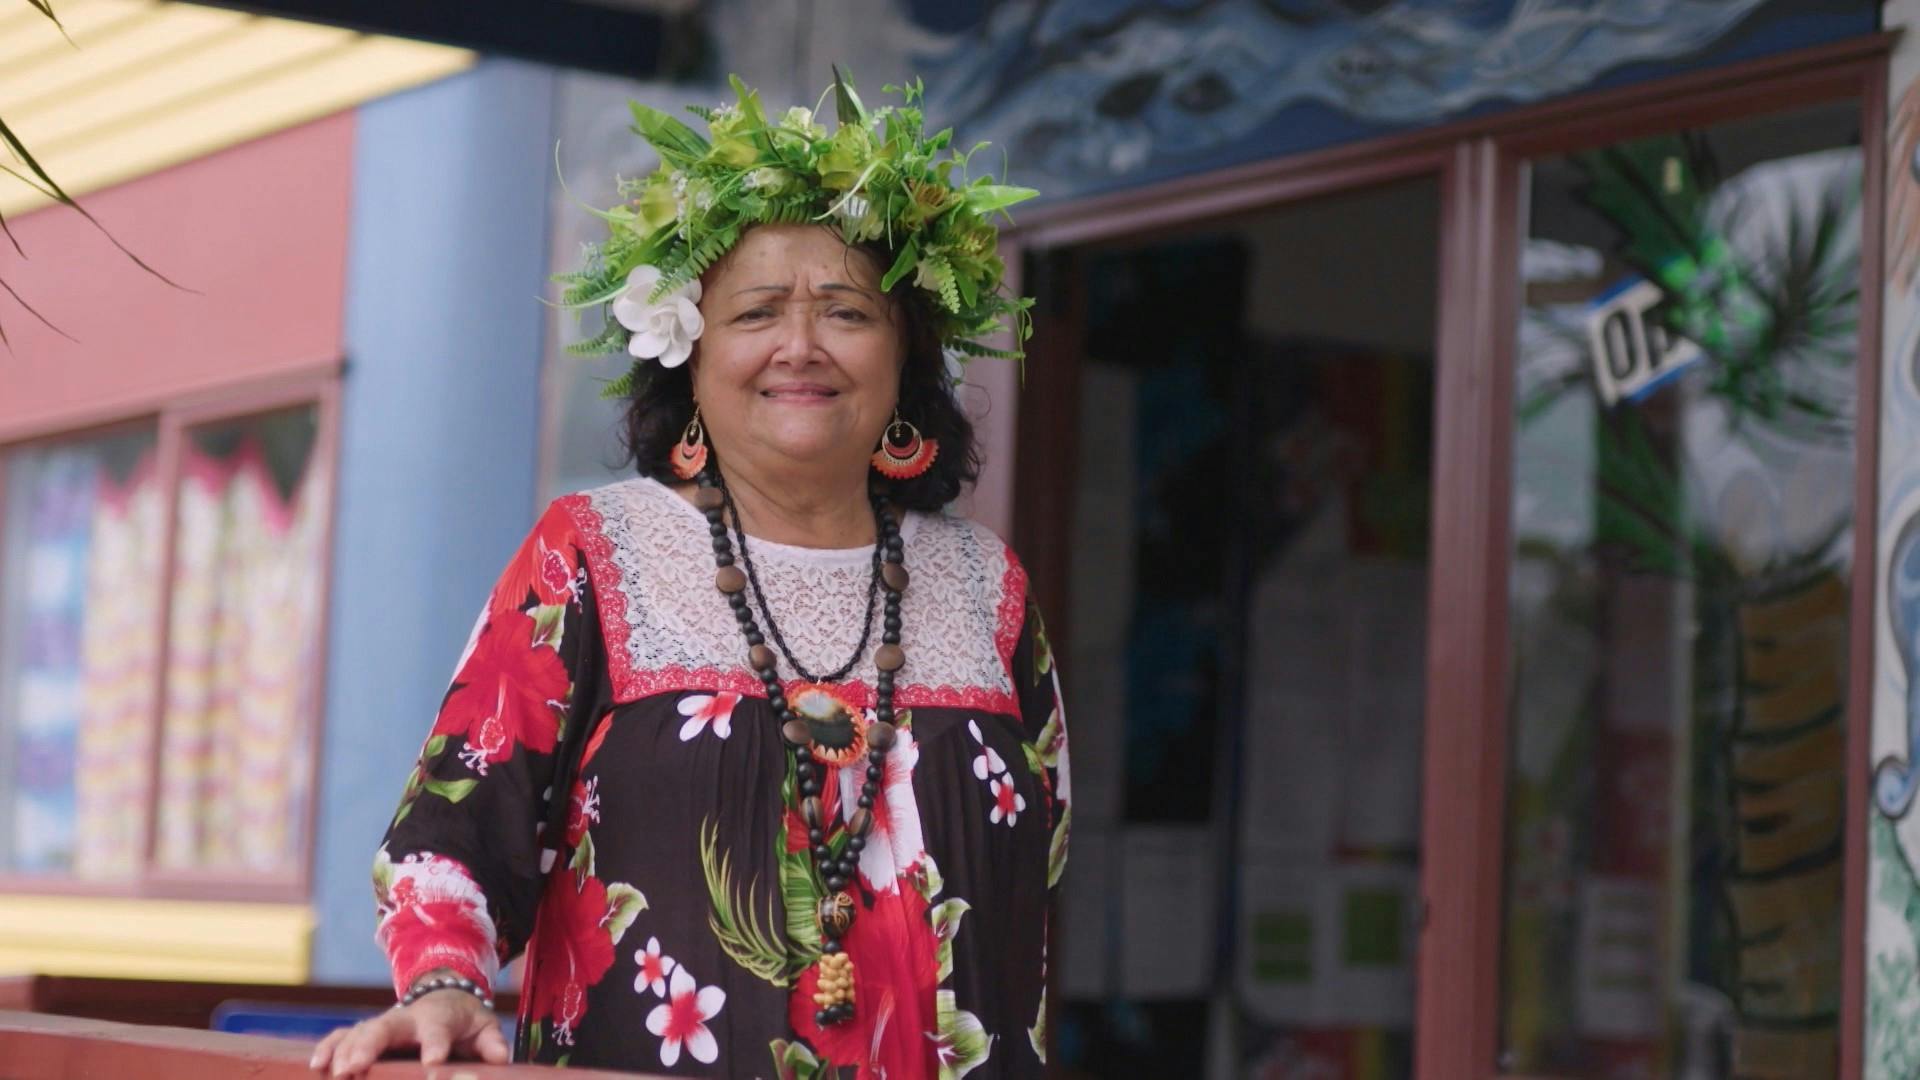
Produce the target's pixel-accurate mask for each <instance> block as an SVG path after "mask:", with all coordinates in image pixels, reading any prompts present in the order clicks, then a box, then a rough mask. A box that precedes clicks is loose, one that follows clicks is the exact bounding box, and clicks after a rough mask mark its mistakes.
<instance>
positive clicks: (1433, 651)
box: [1007, 33, 1897, 1080]
mask: <svg viewBox="0 0 1920 1080" xmlns="http://www.w3.org/2000/svg"><path fill="white" fill-rule="evenodd" d="M1896 40H1897V35H1896V34H1892V33H1881V34H1873V35H1867V36H1863V37H1859V38H1855V39H1851V40H1848V41H1844V42H1840V43H1837V44H1834V45H1827V46H1822V47H1819V48H1815V49H1808V50H1803V51H1800V52H1795V53H1791V54H1786V55H1781V56H1774V57H1769V58H1766V59H1762V60H1756V61H1751V62H1747V63H1742V64H1737V65H1731V66H1727V67H1723V68H1717V69H1714V70H1711V71H1703V72H1696V73H1691V74H1687V75H1681V76H1677V77H1673V78H1668V79H1662V80H1658V81H1654V82H1648V83H1642V84H1638V85H1635V86H1631V87H1626V88H1622V89H1617V90H1608V91H1602V92H1597V93H1590V94H1582V95H1578V96H1574V97H1569V98H1566V99H1563V100H1558V101H1553V102H1548V103H1545V104H1540V105H1534V106H1529V107H1524V108H1518V109H1514V110H1511V111H1508V112H1505V113H1501V114H1499V115H1497V116H1492V117H1485V118H1477V119H1473V120H1469V121H1463V122H1460V123H1454V124H1448V125H1444V126H1440V127H1435V128H1432V129H1428V130H1425V131H1417V132H1410V133H1406V134H1401V135H1395V136H1391V137H1388V138H1383V139H1378V140H1372V141H1369V142H1366V143H1362V144H1356V145H1352V146H1343V147H1336V148H1333V149H1329V150H1322V151H1315V152H1312V153H1306V154H1298V155H1293V156H1289V157H1285V158H1281V159H1276V160H1273V161H1266V162H1258V163H1254V164H1251V165H1245V166H1238V167H1235V168H1230V169H1225V170H1221V171H1218V172H1214V173H1209V174H1206V175H1203V176H1197V177H1188V178H1182V179H1178V180H1174V181H1170V182H1166V183H1159V184H1154V185H1150V186H1147V187H1143V188H1139V189H1135V190H1131V191H1126V192H1121V193H1116V194H1111V195H1103V196H1095V197H1091V198H1086V199H1076V200H1066V201H1063V202H1061V203H1058V204H1053V205H1043V206H1040V207H1037V208H1034V209H1032V210H1029V211H1027V212H1025V213H1023V214H1022V215H1021V220H1020V224H1019V226H1018V227H1017V228H1016V229H1014V230H1012V231H1011V233H1010V235H1009V236H1008V238H1007V242H1008V247H1009V250H1010V251H1011V252H1018V253H1021V254H1024V255H1026V256H1027V257H1029V258H1030V259H1032V260H1034V261H1035V262H1034V265H1036V266H1038V265H1039V260H1044V259H1046V258H1049V257H1058V258H1071V257H1072V256H1071V253H1070V252H1063V251H1061V250H1060V249H1064V248H1069V247H1082V246H1087V247H1099V246H1105V245H1110V244H1119V243H1127V244H1132V243H1137V242H1138V241H1139V240H1141V239H1143V238H1147V237H1151V236H1154V235H1157V234H1163V233H1169V232H1173V231H1175V230H1180V229H1186V228H1191V227H1193V226H1195V225H1197V224H1202V223H1205V222H1208V221H1212V220H1218V219H1221V218H1224V217H1228V216H1230V215H1235V214H1243V213H1247V212H1250V211H1257V210H1266V209H1274V208H1278V207H1282V206H1285V205H1289V204H1295V203H1300V202H1304V201H1306V200H1310V199H1314V198H1317V197H1321V196H1327V195H1336V194H1344V193H1348V192H1352V191H1356V190H1360V189H1364V188H1368V187H1373V186H1377V185H1380V184H1386V183H1392V182H1394V181H1398V180H1405V179H1411V178H1416V177H1422V176H1429V177H1436V178H1437V179H1438V181H1439V186H1440V217H1439V220H1440V230H1439V236H1438V238H1437V240H1438V250H1439V267H1440V285H1439V296H1438V298H1437V299H1438V316H1437V326H1436V327H1435V337H1434V340H1435V343H1436V347H1435V405H1434V429H1433V430H1434V442H1433V450H1432V453H1433V474H1432V485H1433V487H1432V490H1433V491H1434V492H1435V493H1436V495H1437V494H1438V493H1441V492H1445V493H1446V499H1445V500H1444V501H1443V500H1441V499H1439V498H1437V497H1436V499H1435V500H1434V512H1433V519H1432V534H1431V543H1430V549H1429V551H1430V553H1429V566H1430V567H1445V568H1446V572H1445V573H1432V574H1430V582H1429V608H1428V620H1427V669H1426V670H1427V683H1426V702H1427V704H1426V718H1425V726H1424V731H1423V747H1422V757H1423V767H1422V781H1421V782H1422V794H1421V807H1422V815H1423V817H1422V824H1421V870H1420V874H1421V893H1422V915H1421V931H1420V946H1419V954H1418V961H1417V968H1418V970H1417V976H1416V979H1417V983H1416V985H1417V991H1416V993H1417V1002H1416V1023H1415V1034H1414V1037H1415V1069H1414V1071H1415V1074H1416V1075H1417V1076H1419V1077H1421V1078H1422V1080H1488V1078H1494V1077H1499V1076H1501V1075H1502V1074H1501V1072H1500V1069H1499V1065H1498V1058H1499V1050H1500V1047H1499V1043H1500V966H1501V950H1502V944H1503V941H1502V935H1501V917H1502V908H1503V904H1504V890H1503V878H1502V873H1503V868H1504V867H1503V861H1504V851H1503V848H1504V837H1505V810H1506V791H1505V783H1506V754H1507V740H1508V726H1507V696H1508V687H1509V681H1508V680H1509V674H1510V673H1509V671H1508V666H1507V646H1508V626H1507V618H1508V607H1507V582H1508V570H1509V566H1510V549H1511V503H1512V471H1513V424H1512V417H1513V375H1514V360H1515V351H1516V348H1517V337H1518V325H1519V323H1518V319H1519V314H1520V308H1521V299H1522V298H1521V289H1520V280H1519V254H1520V244H1521V241H1522V240H1523V238H1524V232H1523V230H1524V229H1525V222H1524V218H1523V211H1524V208H1525V201H1524V200H1525V181H1526V163H1527V161H1528V160H1529V159H1531V158H1535V157H1540V156H1543V155H1550V154H1559V153H1566V152H1568V151H1571V150H1576V149H1580V148H1584V147H1589V146H1595V145H1601V144H1605V143H1608V142H1614V141H1619V140H1622V139H1628V138H1634V137H1638V136H1643V135H1648V134H1653V133H1656V132H1660V131H1670V130H1675V129H1679V128H1688V127H1699V126H1704V125H1708V124H1713V123H1718V122H1722V121H1726V120H1733V119H1739V118H1743V117H1751V116H1758V115H1764V114H1766V113H1772V112H1781V111H1786V110H1790V109H1794V108H1799V107H1804V106H1808V105H1814V104H1820V103H1826V102H1835V101H1844V100H1857V101H1859V102H1860V104H1861V141H1862V150H1863V154H1864V167H1863V178H1864V179H1863V184H1864V190H1863V192H1862V214H1861V218H1862V228H1863V230H1864V235H1863V242H1862V246H1861V275H1860V285H1861V304H1860V344H1859V353H1858V364H1857V376H1858V379H1859V384H1858V405H1857V414H1856V415H1857V429H1856V451H1855V466H1854V467H1855V485H1854V520H1855V522H1856V527H1855V529H1854V556H1853V582H1852V600H1851V602H1852V609H1851V628H1850V629H1851V640H1852V642H1853V647H1852V649H1851V650H1850V653H1849V662H1850V670H1849V672H1848V695H1849V696H1848V701H1849V707H1848V713H1847V754H1848V757H1847V794H1846V823H1845V829H1846V838H1845V849H1846V850H1845V869H1844V873H1845V881H1846V885H1845V893H1844V895H1843V901H1842V902H1843V905H1844V926H1843V941H1842V950H1843V955H1842V980H1843V987H1842V1000H1841V1023H1840V1036H1839V1038H1840V1049H1839V1066H1840V1067H1839V1075H1840V1076H1842V1077H1847V1078H1852V1077H1857V1076H1859V1075H1860V1074H1861V1059H1862V1054H1863V1051H1864V1046H1865V1044H1864V1035H1865V1032H1864V1026H1863V1021H1864V1015H1865V994H1866V977H1865V972H1866V949H1867V941H1866V903H1867V901H1866V894H1867V881H1868V878H1867V871H1868V865H1867V845H1866V837H1867V824H1868V822H1867V820H1866V817H1865V815H1866V813H1867V811H1868V809H1869V802H1868V790H1869V776H1868V756H1869V753H1870V739H1871V730H1872V701H1873V695H1872V687H1873V681H1872V680H1873V649H1872V642H1873V640H1874V638H1873V620H1874V611H1875V597H1876V595H1877V589H1878V583H1877V581H1876V580H1875V579H1876V572H1877V566H1878V563H1877V559H1876V555H1875V545H1876V541H1877V539H1878V534H1879V529H1878V514H1879V511H1878V508H1879V488H1878V477H1879V429H1880V415H1879V402H1880V372H1881V359H1880V352H1881V340H1880V339H1881V326H1880V318H1881V308H1882V303H1881V299H1882V294H1881V290H1882V287H1883V284H1882V283H1883V267H1882V262H1883V258H1884V235H1883V229H1884V216H1885V214H1884V211H1885V206H1884V203H1885V197H1884V196H1885V173H1886V161H1885V158H1886V138H1885V135H1886V116H1887V101H1886V98H1887V64H1888V54H1889V53H1890V52H1891V51H1892V48H1893V45H1894V43H1895V41H1896ZM1035 276H1036V277H1037V278H1038V279H1040V280H1039V282H1029V285H1030V287H1031V286H1033V285H1035V284H1039V283H1043V282H1044V280H1045V274H1044V272H1042V273H1040V274H1036V275H1035ZM1066 304H1067V308H1066V310H1062V311H1058V312H1054V313H1052V314H1053V315H1054V317H1055V318H1060V319H1061V320H1062V321H1063V322H1064V323H1065V324H1066V326H1065V328H1064V329H1063V330H1060V331H1055V330H1052V329H1050V327H1049V325H1048V315H1049V313H1048V312H1046V311H1040V312H1038V315H1039V318H1038V319H1036V332H1035V337H1034V339H1033V342H1032V347H1031V349H1030V352H1031V354H1032V360H1031V362H1030V365H1029V367H1028V368H1027V375H1026V378H1027V383H1026V385H1025V386H1024V387H1023V389H1022V392H1021V394H1020V395H1019V401H1018V404H1017V414H1016V415H1017V418H1018V420H1017V423H1018V443H1017V446H1016V450H1015V452H1016V455H1020V457H1021V460H1019V461H1018V463H1017V466H1016V468H1015V469H1014V473H1015V477H1016V479H1015V492H1014V505H1015V517H1014V522H1013V533H1014V541H1015V546H1016V547H1017V548H1019V549H1020V550H1021V551H1022V552H1024V553H1026V555H1027V557H1028V563H1029V565H1030V567H1031V568H1032V571H1033V577H1034V581H1035V586H1034V587H1035V590H1036V594H1037V595H1038V597H1039V599H1040V600H1041V601H1042V602H1043V603H1047V604H1049V605H1050V608H1049V610H1050V611H1051V612H1052V616H1051V619H1050V622H1051V623H1052V624H1053V635H1054V637H1055V639H1056V647H1063V645H1062V643H1064V642H1066V641H1068V640H1069V638H1070V635H1071V633H1072V627H1071V624H1070V622H1069V621H1068V619H1067V613H1068V606H1067V604H1066V590H1067V584H1066V583H1067V580H1068V574H1069V572H1070V570H1071V566H1070V563H1071V528H1072V512H1073V505H1072V497H1073V490H1074V489H1073V482H1072V481H1073V473H1074V468H1073V461H1074V457H1075V449H1076V446H1077V442H1078V439H1077V426H1078V423H1077V421H1078V415H1077V412H1078V393H1077V387H1078V378H1079V375H1078V369H1079V355H1078V342H1077V340H1076V338H1075V337H1074V335H1075V334H1077V333H1078V330H1077V328H1076V327H1075V326H1074V316H1073V314H1072V310H1073V308H1072V305H1073V300H1072V298H1071V297H1068V298H1066ZM1023 451H1024V452H1025V453H1024V454H1022V453H1021V452H1023ZM1068 677H1069V678H1071V673H1069V676H1068ZM1510 1080H1511V1078H1510Z"/></svg>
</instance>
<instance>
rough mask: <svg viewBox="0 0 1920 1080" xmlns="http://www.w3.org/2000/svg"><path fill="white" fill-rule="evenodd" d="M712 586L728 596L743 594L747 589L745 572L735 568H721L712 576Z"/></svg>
mask: <svg viewBox="0 0 1920 1080" xmlns="http://www.w3.org/2000/svg"><path fill="white" fill-rule="evenodd" d="M713 584H714V585H715V586H716V587H717V588H719V590H720V591H721V592H723V593H727V594H728V595H732V594H733V593H737V592H744V591H745V590H746V588H747V572H746V571H745V570H742V569H740V568H739V567H737V566H723V567H721V568H720V569H719V570H718V571H717V572H716V573H715V574H714V575H713Z"/></svg>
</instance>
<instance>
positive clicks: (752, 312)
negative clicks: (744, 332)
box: [734, 307, 773, 322]
mask: <svg viewBox="0 0 1920 1080" xmlns="http://www.w3.org/2000/svg"><path fill="white" fill-rule="evenodd" d="M772 316H773V309H772V308H766V307H757V308H748V309H747V310H745V311H743V312H741V313H740V314H739V315H738V316H737V317H735V319H734V321H735V322H748V321H750V320H756V319H766V318H771V317H772Z"/></svg>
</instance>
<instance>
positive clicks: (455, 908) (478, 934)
mask: <svg viewBox="0 0 1920 1080" xmlns="http://www.w3.org/2000/svg"><path fill="white" fill-rule="evenodd" d="M391 873H392V875H393V883H392V885H391V887H390V888H389V889H388V890H387V893H386V896H385V897H384V900H383V902H382V903H381V905H380V911H379V915H380V925H379V930H378V932H377V937H378V939H379V942H380V946H381V948H382V949H384V950H385V951H386V954H387V958H388V960H389V961H390V962H391V963H392V965H393V971H394V979H395V985H396V986H397V988H398V989H399V990H401V991H404V990H406V989H407V987H409V986H411V985H412V984H413V980H414V979H416V978H418V977H419V976H420V975H421V974H423V973H425V972H428V971H431V970H433V969H434V968H439V967H444V968H448V969H451V970H453V971H457V972H459V973H460V974H462V975H465V976H466V977H467V978H469V979H473V980H475V981H477V982H480V983H482V984H486V983H490V982H491V981H492V979H493V973H494V965H493V964H492V963H490V962H489V961H490V960H492V959H493V954H494V938H495V937H496V934H495V931H494V925H493V919H492V917H491V916H489V915H488V914H487V907H486V897H485V896H483V895H482V894H481V892H480V887H479V886H478V885H476V884H474V882H473V879H472V878H471V877H470V876H468V874H467V873H466V871H465V869H463V868H462V867H461V866H460V864H459V863H457V862H455V861H453V860H452V859H447V858H442V857H439V856H434V855H426V856H411V855H410V856H408V857H407V859H406V861H404V862H400V863H396V864H393V868H392V871H391Z"/></svg>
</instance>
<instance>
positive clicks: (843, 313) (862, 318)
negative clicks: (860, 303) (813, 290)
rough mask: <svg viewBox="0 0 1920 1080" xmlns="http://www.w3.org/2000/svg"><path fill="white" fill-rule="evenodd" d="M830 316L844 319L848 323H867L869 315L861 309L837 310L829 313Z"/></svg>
mask: <svg viewBox="0 0 1920 1080" xmlns="http://www.w3.org/2000/svg"><path fill="white" fill-rule="evenodd" d="M829 314H830V315H832V316H833V317H834V318H836V319H844V320H845V321H847V322H866V321H867V313H866V312H864V311H861V310H860V309H859V308H835V309H833V311H831V312H829Z"/></svg>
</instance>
